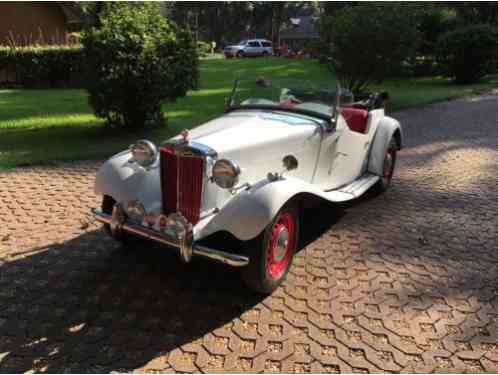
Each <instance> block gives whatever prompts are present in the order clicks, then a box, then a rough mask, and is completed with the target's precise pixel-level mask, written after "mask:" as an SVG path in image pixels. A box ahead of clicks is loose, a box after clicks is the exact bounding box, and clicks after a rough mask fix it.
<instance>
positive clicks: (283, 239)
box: [273, 227, 289, 262]
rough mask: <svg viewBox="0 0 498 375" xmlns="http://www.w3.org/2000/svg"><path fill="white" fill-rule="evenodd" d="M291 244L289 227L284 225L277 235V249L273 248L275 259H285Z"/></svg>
mask: <svg viewBox="0 0 498 375" xmlns="http://www.w3.org/2000/svg"><path fill="white" fill-rule="evenodd" d="M288 246H289V231H288V230H287V228H285V227H282V228H281V229H280V232H279V233H278V236H277V241H276V243H275V249H274V250H273V259H274V260H275V262H280V261H281V260H282V259H284V257H285V254H286V252H287V247H288Z"/></svg>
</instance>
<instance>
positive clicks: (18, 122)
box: [0, 59, 498, 168]
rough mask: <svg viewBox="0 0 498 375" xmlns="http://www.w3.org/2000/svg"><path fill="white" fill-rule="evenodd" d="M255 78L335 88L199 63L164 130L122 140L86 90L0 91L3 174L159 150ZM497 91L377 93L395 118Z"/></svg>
mask: <svg viewBox="0 0 498 375" xmlns="http://www.w3.org/2000/svg"><path fill="white" fill-rule="evenodd" d="M258 76H265V77H278V78H305V79H309V80H313V81H319V82H324V81H331V82H332V81H333V79H332V77H331V75H330V73H329V72H328V71H327V70H326V69H325V68H324V67H323V66H322V65H320V64H318V63H317V62H315V61H310V60H286V59H244V60H234V59H232V60H225V59H206V60H203V61H202V63H201V87H200V90H197V91H192V92H190V93H189V94H188V95H187V96H186V97H185V98H181V99H179V100H178V101H177V102H175V103H166V104H164V111H165V113H166V116H167V121H168V124H167V126H165V127H164V128H161V129H155V130H149V131H144V132H142V133H139V134H137V133H135V134H126V133H125V134H119V135H115V134H111V133H108V132H107V131H106V130H105V128H104V127H103V123H102V121H101V120H99V119H97V118H95V116H93V113H92V110H91V108H90V106H89V105H88V102H87V95H86V92H85V91H84V90H62V89H53V90H0V168H12V167H16V166H22V165H31V164H47V163H55V162H57V161H69V160H82V159H101V158H106V157H109V156H110V155H112V154H114V153H116V152H118V151H120V150H122V149H123V148H126V147H127V146H129V144H130V143H132V142H133V141H134V140H136V139H137V138H144V137H146V138H148V139H152V140H153V141H155V142H160V141H162V140H164V139H167V138H169V137H171V136H173V135H175V134H177V133H178V132H179V131H180V130H181V129H183V128H191V127H194V126H197V125H199V124H201V123H203V122H205V121H207V120H209V119H212V118H214V117H217V116H219V115H220V114H221V113H222V112H223V109H224V103H225V99H226V97H227V96H228V95H229V93H230V91H231V88H232V83H233V79H234V78H235V77H241V78H244V77H248V78H255V77H258ZM497 83H498V79H489V80H487V81H485V82H482V83H479V84H476V85H470V86H457V85H452V84H450V83H449V82H448V81H447V80H443V79H438V78H425V79H404V80H394V81H389V82H386V83H385V84H383V85H382V86H381V87H378V89H381V90H383V91H389V93H390V95H391V98H392V100H391V105H390V109H391V110H393V111H395V110H400V109H405V108H412V107H418V106H423V105H427V104H430V103H434V102H437V101H442V100H447V99H449V98H454V97H458V96H463V95H470V94H473V93H476V92H479V91H484V90H487V89H490V88H492V87H496V85H497Z"/></svg>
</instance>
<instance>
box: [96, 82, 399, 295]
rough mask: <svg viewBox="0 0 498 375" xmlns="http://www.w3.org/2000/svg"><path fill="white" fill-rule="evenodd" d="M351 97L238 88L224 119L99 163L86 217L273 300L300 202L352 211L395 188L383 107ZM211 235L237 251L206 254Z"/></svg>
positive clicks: (392, 134) (375, 99) (287, 88)
mask: <svg viewBox="0 0 498 375" xmlns="http://www.w3.org/2000/svg"><path fill="white" fill-rule="evenodd" d="M347 97H348V96H346V95H342V94H340V92H338V91H337V90H336V89H323V88H319V87H316V86H314V85H312V84H305V83H302V82H301V83H299V84H298V83H292V84H290V83H282V82H275V81H268V80H265V79H261V78H260V79H257V80H252V81H245V82H242V81H236V83H235V85H234V88H233V92H232V94H231V96H230V98H229V100H228V102H227V103H228V104H227V108H226V113H225V114H223V115H221V116H220V117H218V118H216V119H214V120H212V121H209V122H207V123H205V124H203V125H201V126H199V127H197V128H194V129H192V130H190V131H187V130H184V131H182V132H181V134H180V135H178V136H176V137H174V138H172V139H169V140H167V141H165V142H164V143H162V144H161V145H160V146H159V147H157V146H156V145H155V144H153V143H152V142H150V141H147V140H140V141H138V142H136V143H135V144H133V145H132V146H131V147H130V149H129V150H125V151H123V152H121V153H119V154H117V155H115V156H113V157H112V158H110V159H109V160H108V161H107V162H105V163H104V164H103V165H102V167H101V168H100V170H99V171H98V173H97V176H96V181H95V191H96V193H97V194H100V195H102V196H103V203H102V207H101V210H94V214H95V215H96V218H97V219H98V220H99V221H101V222H103V223H104V224H105V228H106V230H107V231H108V233H109V234H110V235H111V236H112V237H114V238H115V239H117V240H118V241H121V242H123V243H127V241H129V240H130V238H133V237H143V238H148V239H151V240H154V241H157V242H159V243H161V244H164V245H167V246H169V247H172V248H174V249H177V250H178V251H179V254H180V256H181V259H182V260H183V261H185V262H190V261H191V260H192V258H194V257H204V258H210V259H213V260H216V261H219V262H223V263H225V264H227V265H230V266H235V267H241V269H242V275H243V278H244V280H245V281H246V283H247V285H248V286H250V287H251V288H253V289H254V290H256V291H258V292H262V293H270V292H272V291H273V290H274V289H275V288H276V287H277V286H278V285H279V284H280V283H281V282H282V281H283V280H284V278H285V277H286V275H287V273H288V271H289V268H290V266H291V263H292V259H293V256H294V254H295V252H296V250H297V248H298V243H299V226H300V223H299V215H300V210H301V207H302V205H303V203H304V202H306V201H307V200H308V199H312V198H319V199H323V200H326V201H330V202H344V201H349V200H353V199H355V198H358V197H359V196H361V195H362V194H364V193H365V192H366V191H367V190H369V189H370V188H376V189H378V190H380V191H383V190H386V189H387V188H388V187H389V185H390V184H391V181H392V176H393V172H394V168H395V164H396V153H397V151H398V150H399V149H401V146H402V132H401V126H400V124H399V122H398V121H396V120H395V119H393V118H391V117H388V116H386V115H385V113H384V101H385V100H386V98H387V95H386V94H379V93H373V94H370V95H367V96H365V97H363V98H361V100H357V101H354V100H353V98H352V96H349V100H348V101H347V102H345V100H346V98H347ZM341 101H342V104H341ZM219 232H228V233H229V234H231V235H232V236H233V237H234V238H235V239H237V240H238V241H240V243H241V244H242V249H243V250H240V251H238V252H237V251H226V250H224V251H220V250H219V249H216V248H213V247H208V246H206V245H205V242H203V240H205V239H206V238H208V237H210V236H211V235H213V234H215V233H219ZM134 248H135V249H137V250H144V251H145V247H141V246H140V245H136V246H135V247H134Z"/></svg>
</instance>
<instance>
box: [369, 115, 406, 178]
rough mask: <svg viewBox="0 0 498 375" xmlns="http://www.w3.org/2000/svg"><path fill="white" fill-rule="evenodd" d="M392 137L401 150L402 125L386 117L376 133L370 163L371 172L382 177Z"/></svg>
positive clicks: (381, 121)
mask: <svg viewBox="0 0 498 375" xmlns="http://www.w3.org/2000/svg"><path fill="white" fill-rule="evenodd" d="M392 137H395V139H396V142H397V143H398V149H399V150H401V147H402V141H403V139H402V138H403V133H402V130H401V125H400V123H399V122H398V121H397V120H395V119H393V118H392V117H388V116H386V117H384V118H382V120H380V122H379V125H378V127H377V131H376V132H375V137H374V140H373V143H372V148H371V149H370V159H369V161H368V171H369V172H371V173H373V174H376V175H378V176H382V172H383V168H384V157H385V155H386V151H387V148H388V147H389V142H390V140H391V138H392Z"/></svg>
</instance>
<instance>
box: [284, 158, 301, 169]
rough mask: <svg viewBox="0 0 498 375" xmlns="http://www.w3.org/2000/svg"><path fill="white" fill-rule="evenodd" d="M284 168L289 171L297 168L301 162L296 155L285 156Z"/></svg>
mask: <svg viewBox="0 0 498 375" xmlns="http://www.w3.org/2000/svg"><path fill="white" fill-rule="evenodd" d="M282 161H283V163H284V168H285V170H286V171H287V172H289V171H293V170H294V169H297V167H298V165H299V163H298V161H297V159H296V157H295V156H292V155H287V156H285V157H284V158H283V160H282Z"/></svg>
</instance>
